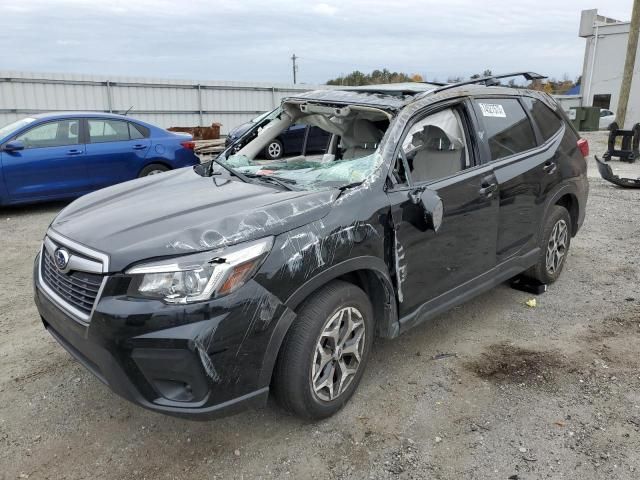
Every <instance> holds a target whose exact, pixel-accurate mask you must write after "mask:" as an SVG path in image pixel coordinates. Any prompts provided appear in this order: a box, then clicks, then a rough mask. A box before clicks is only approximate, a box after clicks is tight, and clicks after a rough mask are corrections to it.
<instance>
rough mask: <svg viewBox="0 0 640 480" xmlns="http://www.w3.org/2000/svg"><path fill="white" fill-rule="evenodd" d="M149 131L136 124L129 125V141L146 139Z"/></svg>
mask: <svg viewBox="0 0 640 480" xmlns="http://www.w3.org/2000/svg"><path fill="white" fill-rule="evenodd" d="M149 133H150V132H149V129H148V128H147V127H143V126H142V125H138V124H137V123H129V136H130V137H131V140H137V139H139V138H147V137H148V136H149Z"/></svg>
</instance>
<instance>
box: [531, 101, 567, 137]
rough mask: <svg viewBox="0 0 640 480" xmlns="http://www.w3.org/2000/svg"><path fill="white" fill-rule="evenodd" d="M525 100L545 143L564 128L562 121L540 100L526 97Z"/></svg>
mask: <svg viewBox="0 0 640 480" xmlns="http://www.w3.org/2000/svg"><path fill="white" fill-rule="evenodd" d="M523 100H524V104H525V106H526V107H527V110H529V114H530V115H531V117H532V118H533V121H534V122H536V125H538V129H539V130H540V133H541V134H542V138H543V139H544V140H545V141H547V140H549V139H550V138H551V137H553V136H554V135H555V134H556V133H557V132H558V130H560V127H562V120H560V117H558V116H557V115H556V114H555V113H554V112H553V110H551V109H550V108H549V107H547V106H546V105H545V104H544V103H542V102H541V101H540V100H535V99H533V98H526V97H525V98H523Z"/></svg>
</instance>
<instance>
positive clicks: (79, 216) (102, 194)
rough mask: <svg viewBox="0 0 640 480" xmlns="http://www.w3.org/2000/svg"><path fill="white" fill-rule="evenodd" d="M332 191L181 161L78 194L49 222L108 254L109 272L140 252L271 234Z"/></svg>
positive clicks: (306, 216) (295, 223)
mask: <svg viewBox="0 0 640 480" xmlns="http://www.w3.org/2000/svg"><path fill="white" fill-rule="evenodd" d="M337 195H338V191H337V190H322V191H286V190H280V189H276V188H272V187H271V186H269V185H264V184H260V183H255V184H254V183H244V182H241V181H237V180H235V179H234V178H229V177H226V176H223V175H214V176H212V177H203V176H201V175H199V174H198V173H197V172H196V171H195V170H194V169H193V168H183V169H179V170H175V171H172V172H167V173H163V174H160V175H151V176H149V177H145V178H141V179H138V180H132V181H130V182H125V183H121V184H119V185H115V186H113V187H109V188H105V189H103V190H99V191H97V192H94V193H90V194H88V195H85V196H84V197H81V198H79V199H78V200H76V201H74V202H73V203H71V204H70V205H69V206H68V207H66V208H65V209H64V210H63V211H62V212H60V214H59V215H58V216H57V217H56V218H55V220H54V221H53V223H52V224H51V227H52V228H53V230H55V231H56V232H58V233H59V234H61V235H63V236H65V237H67V238H69V239H71V240H73V241H76V242H79V243H81V244H83V245H85V246H88V247H90V248H93V249H96V250H99V251H101V252H104V253H106V254H108V255H109V257H110V258H109V270H110V271H112V272H115V271H121V270H123V269H124V268H125V267H127V266H128V265H130V264H132V263H134V262H137V261H140V260H144V259H149V258H153V257H162V256H167V255H177V254H184V253H189V252H195V251H202V250H210V249H216V248H221V247H225V246H229V245H234V244H236V243H240V242H244V241H249V240H255V239H257V238H261V237H265V236H268V235H278V234H280V233H282V232H286V231H288V230H291V229H293V228H297V227H300V226H302V225H305V224H307V223H309V222H313V221H315V220H318V219H320V218H322V217H324V216H325V215H326V214H327V213H328V212H329V210H330V209H331V205H332V204H333V201H334V200H335V198H336V197H337Z"/></svg>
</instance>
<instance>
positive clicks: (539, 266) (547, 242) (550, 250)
mask: <svg viewBox="0 0 640 480" xmlns="http://www.w3.org/2000/svg"><path fill="white" fill-rule="evenodd" d="M570 245H571V216H570V215H569V212H568V211H567V209H566V208H564V207H562V206H560V205H554V206H553V208H552V209H551V211H550V213H549V215H548V216H547V219H546V220H545V222H544V229H543V231H542V239H541V244H540V256H539V257H538V261H537V263H536V264H535V265H534V266H533V267H531V268H530V269H529V270H527V272H526V275H527V276H528V277H531V278H533V279H535V280H538V281H539V282H541V283H546V284H550V283H553V282H555V281H556V280H557V279H558V277H559V276H560V274H561V273H562V268H563V267H564V264H565V262H566V259H567V254H568V253H569V246H570Z"/></svg>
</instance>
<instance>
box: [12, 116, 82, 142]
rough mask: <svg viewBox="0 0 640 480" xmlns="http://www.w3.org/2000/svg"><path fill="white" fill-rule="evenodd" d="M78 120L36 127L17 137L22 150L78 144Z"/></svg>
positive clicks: (49, 123) (61, 121)
mask: <svg viewBox="0 0 640 480" xmlns="http://www.w3.org/2000/svg"><path fill="white" fill-rule="evenodd" d="M79 127H80V121H79V120H60V121H58V122H48V123H45V124H43V125H38V126H37V127H33V128H32V129H30V130H27V131H26V132H24V133H22V134H20V135H18V136H17V137H16V138H15V140H18V141H20V142H22V143H23V144H24V148H43V147H62V146H65V145H77V144H78V132H79Z"/></svg>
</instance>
